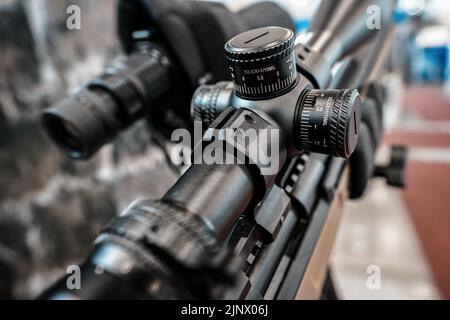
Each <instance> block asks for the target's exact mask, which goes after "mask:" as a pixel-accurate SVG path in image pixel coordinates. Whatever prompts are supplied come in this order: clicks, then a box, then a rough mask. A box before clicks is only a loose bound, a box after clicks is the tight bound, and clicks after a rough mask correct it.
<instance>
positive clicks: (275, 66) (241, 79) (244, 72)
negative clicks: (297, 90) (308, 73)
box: [225, 27, 297, 100]
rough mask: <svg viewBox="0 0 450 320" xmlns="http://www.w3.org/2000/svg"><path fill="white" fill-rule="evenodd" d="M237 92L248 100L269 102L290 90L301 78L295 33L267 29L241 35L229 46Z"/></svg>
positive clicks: (228, 50) (274, 28)
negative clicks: (298, 74)
mask: <svg viewBox="0 0 450 320" xmlns="http://www.w3.org/2000/svg"><path fill="white" fill-rule="evenodd" d="M225 54H226V57H227V60H228V65H229V68H230V72H231V76H232V78H233V82H234V89H235V90H236V92H237V94H238V95H239V96H241V97H242V98H246V99H255V100H259V99H268V98H272V97H275V96H278V95H281V94H283V93H284V92H285V91H287V90H289V88H291V87H292V86H293V85H294V83H295V82H296V78H297V70H296V63H295V52H294V33H293V32H292V31H291V30H289V29H285V28H278V27H265V28H259V29H254V30H250V31H247V32H244V33H241V34H239V35H237V36H236V37H234V38H232V39H231V40H230V41H228V42H227V44H226V45H225Z"/></svg>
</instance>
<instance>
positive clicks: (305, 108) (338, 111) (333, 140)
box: [295, 90, 361, 158]
mask: <svg viewBox="0 0 450 320" xmlns="http://www.w3.org/2000/svg"><path fill="white" fill-rule="evenodd" d="M297 110H298V112H297V115H296V121H295V133H296V137H297V148H299V149H301V150H306V151H309V152H315V153H324V154H331V155H334V156H336V157H342V158H349V157H350V155H351V154H352V153H353V151H354V150H355V148H356V144H357V142H358V133H359V126H360V123H361V98H360V96H359V93H358V91H357V90H311V91H308V92H307V93H306V94H304V95H303V97H302V98H301V100H300V105H299V108H298V109H297Z"/></svg>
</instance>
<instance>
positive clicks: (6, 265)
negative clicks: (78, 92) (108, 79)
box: [0, 0, 175, 298]
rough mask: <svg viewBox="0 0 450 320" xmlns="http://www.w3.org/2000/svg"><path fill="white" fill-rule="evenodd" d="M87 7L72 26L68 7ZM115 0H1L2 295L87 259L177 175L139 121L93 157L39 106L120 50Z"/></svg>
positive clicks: (34, 288) (33, 288) (27, 289)
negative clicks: (52, 127)
mask: <svg viewBox="0 0 450 320" xmlns="http://www.w3.org/2000/svg"><path fill="white" fill-rule="evenodd" d="M71 4H77V5H78V6H79V7H80V8H81V29H80V30H68V29H67V26H66V19H67V17H68V15H67V14H66V9H67V7H68V6H69V5H71ZM115 6H116V1H114V0H96V1H90V0H77V1H74V0H70V1H68V0H64V1H62V0H31V1H29V0H0V298H5V297H10V296H11V295H12V297H15V298H33V297H35V296H36V295H37V294H38V293H39V292H40V291H41V290H43V289H45V288H46V287H47V286H48V285H49V284H51V282H52V281H54V280H55V279H56V278H57V277H58V276H60V275H61V274H62V273H64V272H65V269H66V267H67V266H68V265H70V264H74V263H75V264H76V263H78V262H81V261H82V259H83V257H85V256H86V254H87V253H88V251H89V250H90V248H91V243H92V240H93V239H94V238H95V236H96V235H97V234H98V232H99V230H100V228H101V227H102V226H103V225H105V223H107V222H108V220H110V219H111V218H112V217H113V216H115V215H117V214H118V213H119V212H120V210H122V209H123V208H124V207H125V206H126V205H127V204H128V203H129V202H130V201H132V200H134V199H135V198H137V197H151V198H155V197H159V196H161V195H162V194H163V193H164V191H165V190H166V189H167V188H168V187H170V185H171V184H172V183H173V181H174V179H175V174H174V173H173V172H172V171H171V170H170V169H169V167H168V166H167V165H166V163H165V160H164V156H163V153H162V152H161V150H160V149H159V148H158V147H156V146H155V144H153V143H152V142H151V136H150V133H149V132H148V131H147V129H146V124H145V123H144V122H140V123H138V124H137V125H135V126H134V127H133V129H131V130H129V131H128V132H126V133H125V134H123V135H122V136H121V137H120V138H119V139H118V141H116V142H115V143H114V145H112V146H107V147H105V148H103V149H102V150H101V152H100V153H99V154H98V155H97V156H96V157H95V158H94V159H92V160H90V161H88V162H82V163H80V162H74V161H72V160H69V159H67V158H65V157H64V156H63V155H62V154H61V153H60V152H59V151H58V150H57V149H56V148H55V147H54V146H53V145H52V144H51V142H50V141H49V139H48V138H47V137H46V135H45V134H44V132H43V130H42V128H41V126H40V123H39V113H40V111H41V110H42V109H44V108H45V107H48V106H49V105H51V104H52V103H54V102H56V101H58V99H60V98H61V97H63V96H64V95H65V94H67V93H68V92H70V91H69V90H73V89H74V88H75V87H76V86H78V85H81V84H83V83H84V82H85V81H86V80H88V79H90V78H91V77H92V76H94V75H96V74H98V73H99V72H100V71H101V69H102V68H103V67H104V66H105V63H106V62H107V61H109V62H110V61H112V59H114V58H115V57H117V56H119V55H120V47H119V44H118V40H117V37H116V30H115V27H116V26H115V22H116V21H115V15H116V14H115V9H116V8H115Z"/></svg>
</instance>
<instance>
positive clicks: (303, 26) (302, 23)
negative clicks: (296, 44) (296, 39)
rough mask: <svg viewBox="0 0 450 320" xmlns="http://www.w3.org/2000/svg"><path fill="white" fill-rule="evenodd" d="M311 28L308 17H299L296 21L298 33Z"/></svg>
mask: <svg viewBox="0 0 450 320" xmlns="http://www.w3.org/2000/svg"><path fill="white" fill-rule="evenodd" d="M308 28H309V20H307V19H299V20H297V21H295V31H296V32H297V33H299V32H303V31H305V30H307V29H308Z"/></svg>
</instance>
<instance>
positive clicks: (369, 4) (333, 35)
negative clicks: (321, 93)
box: [296, 0, 394, 88]
mask: <svg viewBox="0 0 450 320" xmlns="http://www.w3.org/2000/svg"><path fill="white" fill-rule="evenodd" d="M393 9H394V1H392V0H346V1H322V3H321V5H320V7H319V9H318V11H317V13H316V14H315V15H314V18H313V19H312V21H311V26H310V27H309V29H308V32H307V33H306V34H304V35H302V36H301V38H299V39H298V41H299V43H298V45H297V48H296V53H297V64H298V65H299V67H300V69H301V70H302V71H303V72H305V73H306V74H307V75H308V76H309V77H310V78H311V79H310V81H312V82H313V83H314V84H315V85H316V86H317V87H320V88H326V87H327V86H328V84H329V82H330V81H331V72H330V70H331V68H332V67H333V65H334V64H335V63H336V62H338V61H339V60H341V59H342V58H343V57H345V56H346V55H348V54H350V53H352V52H354V51H355V50H356V49H358V48H360V47H361V46H363V45H364V44H366V43H368V42H369V41H370V40H371V39H373V38H374V37H375V36H376V35H377V34H378V33H379V32H380V30H383V29H384V28H386V27H388V23H389V21H390V19H391V16H392V11H393ZM383 32H384V31H383Z"/></svg>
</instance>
